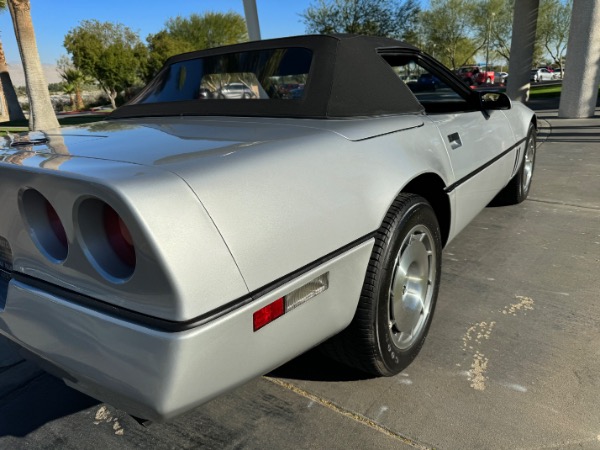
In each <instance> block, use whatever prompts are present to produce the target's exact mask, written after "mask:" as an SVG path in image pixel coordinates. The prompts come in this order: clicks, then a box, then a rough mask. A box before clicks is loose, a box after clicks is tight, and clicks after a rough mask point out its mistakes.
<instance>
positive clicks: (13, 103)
mask: <svg viewBox="0 0 600 450" xmlns="http://www.w3.org/2000/svg"><path fill="white" fill-rule="evenodd" d="M4 9H6V0H0V11H3V10H4ZM24 119H25V115H24V114H23V110H22V109H21V105H20V104H19V100H18V99H17V94H16V92H15V87H14V85H13V84H12V81H11V79H10V74H9V73H8V64H6V57H5V56H4V47H3V46H2V42H1V41H0V121H6V120H24Z"/></svg>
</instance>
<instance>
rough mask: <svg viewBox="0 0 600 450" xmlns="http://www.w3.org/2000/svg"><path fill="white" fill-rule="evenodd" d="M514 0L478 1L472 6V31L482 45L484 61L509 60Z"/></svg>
mask: <svg viewBox="0 0 600 450" xmlns="http://www.w3.org/2000/svg"><path fill="white" fill-rule="evenodd" d="M513 4H514V0H479V1H478V2H477V3H476V4H475V5H474V10H473V15H472V22H473V25H472V29H473V32H474V36H475V39H476V40H477V42H479V43H482V44H483V48H482V49H481V50H483V51H485V53H486V59H488V60H490V61H491V60H495V59H496V58H497V57H501V58H503V59H504V60H506V62H508V59H509V58H510V43H511V39H512V22H513V11H514V8H513Z"/></svg>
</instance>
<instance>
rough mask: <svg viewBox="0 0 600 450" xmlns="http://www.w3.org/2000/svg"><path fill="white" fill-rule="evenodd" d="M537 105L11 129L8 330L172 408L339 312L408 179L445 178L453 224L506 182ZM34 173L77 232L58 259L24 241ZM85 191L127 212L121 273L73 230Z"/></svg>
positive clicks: (43, 353)
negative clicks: (276, 305)
mask: <svg viewBox="0 0 600 450" xmlns="http://www.w3.org/2000/svg"><path fill="white" fill-rule="evenodd" d="M513 113H514V114H513ZM465 115H468V116H469V119H470V121H466V120H464V116H465ZM513 115H517V116H518V118H517V119H515V118H513V117H512V116H513ZM532 117H533V116H532V114H531V112H528V110H525V109H523V108H521V107H520V106H515V108H513V110H512V111H506V112H504V111H493V112H492V113H491V114H489V113H485V112H482V111H478V112H470V113H466V114H460V115H456V114H454V115H453V114H438V115H429V116H426V115H412V116H411V115H407V116H393V117H392V116H390V117H381V118H364V119H362V118H356V119H348V120H311V119H270V118H252V119H247V118H232V117H229V118H216V117H203V118H202V117H196V118H156V119H126V120H119V121H115V122H107V123H98V124H92V125H89V126H87V127H79V128H71V129H63V130H61V131H60V132H58V131H56V132H50V133H46V134H36V133H32V134H30V136H29V139H30V140H31V143H30V145H28V146H27V148H26V149H24V148H23V147H17V148H13V147H11V146H10V144H11V141H10V139H9V140H7V141H6V143H5V146H4V147H2V148H0V172H1V177H2V178H1V182H2V187H3V189H2V190H0V204H2V205H3V214H2V215H1V216H0V237H2V238H3V239H5V240H6V241H7V242H9V243H10V245H11V247H12V248H11V252H12V256H13V258H14V261H13V263H14V271H15V274H16V275H15V277H14V278H13V279H12V280H11V281H10V283H9V284H8V294H7V296H6V298H5V302H4V304H0V332H1V333H2V334H4V335H6V336H8V337H9V338H10V339H12V340H14V341H16V342H17V343H19V344H20V345H21V346H23V347H24V348H25V349H27V350H29V351H31V352H32V353H34V354H35V355H37V357H38V358H40V359H41V361H42V362H44V363H48V364H49V365H50V366H51V367H53V368H54V369H52V370H55V371H56V373H57V374H58V375H59V376H62V377H63V378H64V379H65V380H66V381H67V382H68V383H69V384H71V385H73V386H74V387H76V388H78V389H80V390H82V391H84V392H86V393H88V394H90V395H93V396H95V397H97V398H100V399H102V400H105V401H108V402H111V403H112V404H114V405H115V406H117V407H120V408H123V409H125V410H127V411H128V412H130V413H132V414H135V415H138V416H140V417H144V418H148V419H156V420H161V419H168V418H170V417H173V416H175V415H177V414H178V413H180V412H182V411H184V410H186V409H189V408H190V407H193V406H194V405H197V404H200V403H202V402H204V401H206V400H208V399H210V398H212V397H214V396H216V395H218V394H220V393H222V392H224V391H225V390H227V389H230V388H232V387H234V386H236V385H238V384H241V383H243V382H245V381H246V380H248V379H250V378H252V377H254V376H256V375H259V374H262V373H265V372H267V371H269V370H271V369H272V368H274V367H276V366H278V365H280V364H282V363H283V362H285V361H287V360H289V359H291V358H293V357H294V356H296V355H298V354H299V353H301V352H303V351H305V350H307V349H308V348H310V347H312V346H314V345H316V344H318V343H319V342H321V341H323V340H325V339H327V338H328V337H329V336H332V335H334V334H336V333H337V332H339V331H340V330H342V329H343V328H344V327H345V326H347V325H348V324H349V322H350V321H351V319H352V317H353V315H354V311H355V309H356V305H357V302H358V299H359V296H360V290H361V286H362V281H363V279H364V274H365V271H366V268H367V264H368V261H369V257H370V254H371V249H372V246H373V239H372V236H373V233H374V232H375V231H376V230H377V229H378V228H379V227H380V225H381V223H382V220H383V218H384V217H385V214H386V212H387V211H388V209H389V207H390V205H391V204H392V202H393V201H394V199H395V198H396V196H397V195H398V193H400V192H402V190H403V189H404V188H405V187H406V186H407V185H408V183H410V182H411V181H412V180H414V179H415V178H417V177H419V176H421V175H425V174H429V175H434V176H436V177H437V178H438V179H439V180H441V182H442V183H443V184H444V186H445V187H446V189H445V194H446V195H447V196H448V201H449V205H450V220H451V224H450V230H449V239H452V238H453V237H454V236H455V235H456V234H457V233H458V232H459V231H460V230H461V229H462V228H463V227H464V226H465V225H466V223H468V221H469V220H470V219H469V217H472V216H474V215H475V214H477V213H478V212H479V211H480V210H481V209H482V208H483V207H484V206H485V204H486V203H487V201H489V200H490V199H491V197H492V196H493V195H494V193H495V192H497V191H498V190H499V189H500V188H501V187H502V186H504V185H505V184H506V183H508V181H509V179H510V177H511V175H512V174H513V172H514V167H515V164H516V163H517V154H518V153H519V151H520V148H521V147H522V146H523V143H524V138H525V134H524V133H526V131H523V130H526V129H527V126H528V124H529V123H530V122H531V120H532ZM455 134H456V135H457V136H458V138H459V141H460V145H458V141H457V140H456V137H457V136H455ZM450 136H453V137H452V139H450ZM36 138H37V139H39V141H36V142H33V141H34V140H35V139H36ZM21 139H24V140H26V138H21ZM46 140H47V141H46ZM124 149H126V151H125V150H124ZM521 154H522V153H521ZM25 189H36V190H37V191H38V192H40V193H42V194H43V195H44V196H45V197H46V198H47V199H48V200H49V201H50V202H51V203H52V205H54V206H55V207H56V210H57V213H58V215H59V216H60V218H61V220H62V222H63V223H64V225H65V229H66V234H67V238H68V241H69V253H68V256H67V257H66V259H65V260H64V261H63V262H57V261H51V260H49V259H48V258H46V257H44V255H43V254H42V252H40V249H39V248H38V247H37V246H36V244H35V243H34V242H33V241H32V239H31V237H30V235H29V232H28V227H27V225H26V224H24V215H23V212H22V209H23V206H22V200H21V198H22V195H21V193H22V192H23V191H24V190H25ZM89 197H94V198H98V199H101V200H102V201H105V202H107V203H109V204H110V205H111V206H113V207H114V208H115V209H116V210H117V211H118V213H119V214H120V215H121V216H122V217H123V218H124V220H125V221H126V223H127V224H128V226H129V227H131V228H132V230H131V231H132V235H133V236H134V241H135V247H136V252H137V253H136V255H137V256H138V257H139V261H138V263H137V265H136V269H135V272H134V273H133V275H132V276H131V278H129V279H126V280H111V279H110V277H106V276H105V275H103V274H102V273H101V272H99V271H98V270H97V267H94V265H93V264H90V262H89V258H88V257H87V254H86V249H85V243H84V242H83V240H82V237H81V233H80V232H79V231H78V229H79V227H80V223H81V221H80V218H79V216H78V205H80V204H81V202H82V201H83V200H85V199H86V198H89ZM459 215H462V216H461V217H459ZM324 272H329V274H330V282H329V289H327V290H326V291H325V292H323V293H321V294H319V295H317V296H316V297H314V298H313V299H312V300H310V301H308V302H307V303H305V304H303V305H301V306H300V307H298V308H296V309H294V310H292V311H291V312H289V313H287V314H284V315H283V316H282V317H280V318H278V319H277V320H275V321H274V322H272V323H270V324H269V325H268V326H266V327H264V328H263V329H260V330H259V331H257V332H253V328H252V316H253V313H254V312H256V311H257V310H258V309H260V308H261V307H263V306H265V305H267V304H269V303H270V302H272V301H273V300H275V299H277V298H279V297H281V296H282V295H285V294H287V293H289V292H290V291H291V290H293V289H295V288H297V287H300V286H302V285H303V284H304V283H306V282H308V281H310V280H311V279H312V278H313V277H314V276H317V275H319V274H322V273H324ZM17 275H18V276H17ZM34 280H41V282H43V283H46V284H44V285H43V286H41V287H40V286H39V285H38V284H36V282H34ZM52 286H56V288H52ZM77 295H85V296H86V298H87V300H86V299H82V298H80V297H78V296H77ZM83 300H85V301H83ZM94 302H97V303H98V305H95V303H94ZM102 305H103V306H102ZM107 305H108V306H107ZM101 306H102V307H101ZM111 308H112V309H111ZM124 311H125V312H129V313H131V317H130V316H128V315H127V314H124ZM148 317H152V318H155V319H156V320H159V322H158V325H156V324H155V323H154V322H152V323H150V322H148V321H146V320H145V318H148ZM200 319H201V320H200ZM161 320H162V322H160V321H161ZM186 321H191V325H190V326H189V327H185V326H183V327H182V328H181V329H177V330H175V331H166V330H165V326H166V325H165V324H167V325H168V324H169V323H173V324H175V325H178V324H182V323H183V324H184V325H185V323H186ZM155 325H156V326H155ZM307 330H310V332H307ZM223 349H227V350H226V351H224V350H223ZM256 349H260V354H259V355H258V354H257V350H256Z"/></svg>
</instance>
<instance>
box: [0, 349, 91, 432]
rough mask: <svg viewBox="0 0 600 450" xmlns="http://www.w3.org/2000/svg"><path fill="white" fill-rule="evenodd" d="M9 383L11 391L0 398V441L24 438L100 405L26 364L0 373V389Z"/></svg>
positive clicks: (6, 391)
mask: <svg viewBox="0 0 600 450" xmlns="http://www.w3.org/2000/svg"><path fill="white" fill-rule="evenodd" d="M25 373H28V375H25ZM11 383H12V384H13V385H12V386H11V388H10V389H5V390H4V391H3V393H2V395H0V437H2V436H16V437H24V436H26V435H28V434H29V433H31V432H33V431H35V430H37V429H38V428H40V427H42V426H44V425H45V424H47V423H49V422H52V421H54V420H56V419H59V418H61V417H65V416H68V415H71V414H73V413H76V412H78V411H81V410H84V409H87V408H90V407H92V406H94V405H97V404H99V403H100V402H99V401H98V400H96V399H93V398H91V397H88V396H87V395H84V394H82V393H80V392H78V391H76V390H75V389H72V388H70V387H68V386H67V385H65V384H64V383H63V382H62V380H60V379H58V378H56V377H54V376H52V375H50V374H48V373H46V372H43V371H42V370H41V369H39V368H38V367H37V366H35V365H34V364H33V363H31V362H27V361H23V362H22V363H19V364H15V365H14V366H11V367H10V368H8V369H7V370H2V371H0V385H5V386H6V385H8V384H11ZM0 387H2V386H0Z"/></svg>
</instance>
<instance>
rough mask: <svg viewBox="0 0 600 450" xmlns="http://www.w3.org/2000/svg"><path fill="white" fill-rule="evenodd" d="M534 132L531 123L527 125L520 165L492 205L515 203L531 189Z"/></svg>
mask: <svg viewBox="0 0 600 450" xmlns="http://www.w3.org/2000/svg"><path fill="white" fill-rule="evenodd" d="M536 145H537V144H536V134H535V128H534V126H533V124H531V125H529V131H528V133H527V140H526V141H525V151H524V152H523V158H522V160H521V165H520V166H519V170H517V173H516V174H515V176H514V177H513V178H512V179H511V180H510V181H509V182H508V184H507V185H506V186H505V187H504V189H502V190H501V191H500V192H499V193H498V195H496V197H495V198H494V200H492V203H491V204H492V206H506V205H517V204H519V203H521V202H523V201H524V200H525V199H526V198H527V197H528V196H529V191H530V190H531V180H532V178H533V169H534V168H535V153H536Z"/></svg>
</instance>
